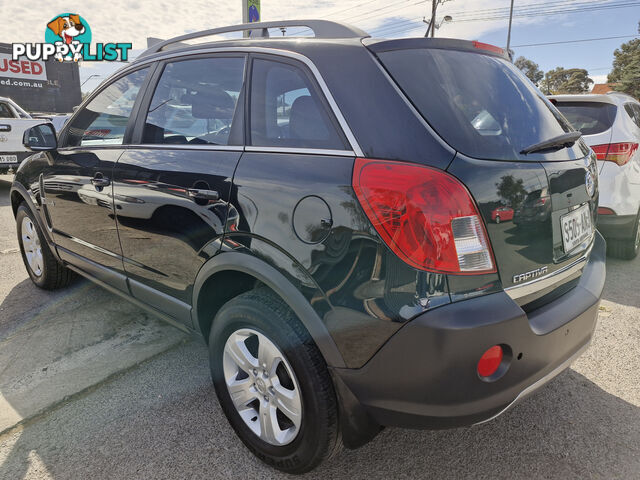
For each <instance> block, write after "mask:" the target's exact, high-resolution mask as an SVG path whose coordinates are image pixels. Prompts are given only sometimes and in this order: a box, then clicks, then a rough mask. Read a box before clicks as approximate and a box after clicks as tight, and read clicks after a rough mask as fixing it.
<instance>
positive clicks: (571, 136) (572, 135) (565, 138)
mask: <svg viewBox="0 0 640 480" xmlns="http://www.w3.org/2000/svg"><path fill="white" fill-rule="evenodd" d="M581 136H582V132H567V133H563V134H562V135H558V136H557V137H553V138H550V139H549V140H545V141H544V142H540V143H534V144H533V145H529V146H528V147H527V148H525V149H524V150H522V151H521V152H520V153H521V154H523V155H526V154H527V153H533V152H540V151H542V150H551V149H554V148H568V147H573V144H574V143H576V142H577V141H578V139H579V138H580V137H581Z"/></svg>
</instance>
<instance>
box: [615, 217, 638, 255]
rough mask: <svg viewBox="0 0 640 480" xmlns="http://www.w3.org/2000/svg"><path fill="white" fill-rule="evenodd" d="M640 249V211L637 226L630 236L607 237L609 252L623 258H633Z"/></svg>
mask: <svg viewBox="0 0 640 480" xmlns="http://www.w3.org/2000/svg"><path fill="white" fill-rule="evenodd" d="M639 251H640V211H639V212H638V215H637V216H636V226H635V228H634V230H633V234H632V235H631V237H630V238H626V239H615V238H612V239H607V253H608V254H609V255H611V256H612V257H616V258H620V259H622V260H633V259H634V258H636V257H637V256H638V252H639Z"/></svg>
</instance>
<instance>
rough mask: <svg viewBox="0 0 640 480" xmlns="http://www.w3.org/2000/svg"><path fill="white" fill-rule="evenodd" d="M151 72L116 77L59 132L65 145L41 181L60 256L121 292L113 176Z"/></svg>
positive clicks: (120, 260)
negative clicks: (129, 124) (88, 270)
mask: <svg viewBox="0 0 640 480" xmlns="http://www.w3.org/2000/svg"><path fill="white" fill-rule="evenodd" d="M148 70H149V69H148V68H143V69H141V70H136V71H134V72H133V73H129V74H128V75H125V76H123V77H120V78H118V79H117V80H115V81H114V82H112V83H111V84H109V85H108V86H107V87H106V88H104V89H102V90H101V91H100V92H99V93H98V94H97V95H96V96H95V97H94V98H93V99H92V100H91V101H90V102H89V103H88V104H87V105H85V106H84V107H83V108H82V110H81V111H79V112H77V114H76V115H74V117H73V118H72V119H71V121H70V122H69V124H68V125H67V126H66V127H65V129H64V130H63V131H62V132H61V135H60V141H61V146H60V148H59V149H58V151H57V152H54V153H53V154H52V157H51V158H52V162H51V165H50V166H49V168H47V169H46V170H45V172H44V174H43V179H42V181H41V183H42V186H43V187H44V196H45V198H46V202H45V204H46V208H47V213H48V215H49V219H50V222H51V227H52V229H53V235H54V238H55V242H56V244H57V245H58V246H59V247H61V248H59V252H60V255H61V256H62V257H63V258H64V259H65V260H68V261H70V262H72V263H74V264H76V265H77V266H79V267H81V268H86V269H90V270H91V271H90V273H92V274H93V275H94V276H96V277H98V278H99V279H101V280H104V281H107V282H108V283H110V284H112V285H114V286H116V287H118V288H120V289H122V290H126V283H125V281H124V276H123V275H122V274H123V273H124V272H123V267H122V252H121V250H120V243H119V241H118V232H117V229H116V223H115V215H114V211H113V200H112V197H113V195H112V188H113V185H112V175H113V168H114V166H115V164H116V162H117V160H118V158H119V157H120V155H122V152H123V146H122V145H123V142H124V138H125V132H126V131H127V125H128V122H129V118H130V116H131V112H132V110H133V107H134V103H135V100H136V97H137V94H138V91H139V90H140V88H141V86H142V84H143V82H144V80H145V77H146V75H147V73H148ZM76 255H79V256H80V257H81V258H80V260H81V261H82V264H81V265H78V258H77V257H76ZM103 267H106V268H103Z"/></svg>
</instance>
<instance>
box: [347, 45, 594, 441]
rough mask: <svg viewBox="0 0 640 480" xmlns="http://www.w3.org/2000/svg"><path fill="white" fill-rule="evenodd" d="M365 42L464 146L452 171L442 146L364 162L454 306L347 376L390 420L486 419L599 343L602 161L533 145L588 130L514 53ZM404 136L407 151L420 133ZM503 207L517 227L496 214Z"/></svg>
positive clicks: (381, 201) (386, 234)
mask: <svg viewBox="0 0 640 480" xmlns="http://www.w3.org/2000/svg"><path fill="white" fill-rule="evenodd" d="M364 43H365V46H366V47H367V48H368V49H369V51H370V52H371V56H372V59H373V61H375V62H377V63H378V65H379V66H380V71H381V74H382V75H384V76H385V77H387V79H388V81H389V82H392V83H393V84H394V86H395V87H396V88H397V93H398V98H397V101H399V102H407V104H408V105H410V107H411V109H412V110H413V112H414V114H415V115H417V116H419V118H420V119H421V121H422V122H423V125H424V132H423V134H424V135H432V136H435V137H437V138H438V139H439V140H440V141H442V142H444V143H445V144H446V145H447V146H448V147H449V148H451V149H452V150H454V153H453V159H452V160H450V161H447V162H446V164H445V167H444V168H442V167H441V165H442V159H440V158H433V157H431V156H429V155H425V156H424V157H423V158H422V160H421V161H420V163H416V162H415V161H414V162H405V161H402V159H397V158H395V159H394V160H384V159H376V158H359V159H357V160H356V163H355V167H354V173H353V187H354V191H355V193H356V196H357V198H358V201H359V203H360V206H361V207H362V209H363V211H364V212H365V214H366V216H367V217H368V219H369V220H370V222H371V223H372V224H373V226H374V227H375V229H376V231H377V232H378V234H379V236H380V237H381V239H382V240H383V241H384V242H385V244H386V245H387V247H389V249H390V250H391V251H393V252H394V253H395V254H396V255H397V257H399V258H400V259H401V260H402V261H404V262H405V263H406V264H408V265H410V266H412V267H413V268H414V269H415V271H416V275H420V272H425V271H426V272H437V273H441V274H444V275H446V279H447V284H448V288H449V295H450V297H451V303H449V304H447V305H443V306H440V307H438V308H434V309H431V310H428V311H426V312H424V313H422V314H419V315H417V316H416V317H415V318H413V320H411V321H410V322H408V323H407V324H406V325H405V326H404V327H402V328H401V329H400V330H399V331H398V332H397V333H396V334H395V335H394V336H393V337H392V338H391V339H390V340H388V341H387V342H386V344H385V345H383V346H382V347H381V348H380V349H379V351H378V352H377V353H376V354H375V355H374V356H373V358H371V359H370V360H369V362H368V363H366V364H365V365H364V366H363V367H362V368H359V369H344V370H338V371H337V373H338V375H339V376H340V378H341V379H342V381H343V382H344V384H345V385H346V386H347V387H348V388H349V389H350V390H351V391H352V392H353V393H354V394H355V396H356V397H357V398H358V399H359V400H360V402H361V403H362V404H363V405H364V406H365V408H366V409H367V410H368V411H369V413H370V414H371V415H372V417H373V418H374V419H375V420H376V421H377V422H378V423H380V424H382V425H398V426H406V427H425V428H440V427H451V426H457V425H465V424H472V423H480V422H483V421H486V420H488V419H491V418H493V417H494V416H495V415H498V414H499V413H501V412H502V411H504V410H505V409H506V408H508V407H509V406H510V405H512V404H513V403H514V402H515V401H517V400H519V399H521V398H523V397H524V396H526V395H527V394H529V393H531V392H532V391H533V390H535V389H536V388H538V387H539V386H541V385H543V384H544V383H546V382H547V381H548V380H550V379H551V378H553V377H554V376H555V375H557V374H558V373H560V372H561V371H562V370H564V369H565V368H567V367H568V366H569V365H570V364H571V362H572V361H573V360H574V359H575V358H576V357H577V356H578V355H579V354H580V353H581V352H582V351H584V349H585V348H586V347H587V345H588V344H589V342H590V339H591V336H592V334H593V331H594V328H595V325H596V320H597V313H598V305H599V301H600V297H601V294H602V289H603V285H604V278H605V256H604V251H605V243H604V240H603V239H602V237H601V236H600V235H599V234H598V233H597V232H596V231H595V228H594V224H595V220H596V215H597V214H596V211H597V206H598V183H597V171H596V160H595V155H593V154H592V152H591V151H590V149H589V148H588V147H587V146H586V145H585V144H584V143H583V142H582V141H577V142H565V145H558V146H554V147H552V148H543V149H541V150H536V149H535V148H534V149H533V151H531V152H529V153H523V151H524V150H526V149H527V147H531V146H535V145H536V144H539V143H540V142H543V141H546V140H549V139H551V138H556V137H563V136H565V137H566V136H567V134H570V135H569V136H572V135H574V134H572V133H571V132H573V128H572V127H571V126H570V125H569V124H568V122H567V121H566V120H565V119H564V118H563V117H562V115H560V114H559V113H558V111H557V110H556V109H555V108H554V107H553V105H552V104H551V103H550V102H549V101H548V100H547V99H546V98H544V96H543V95H542V94H541V93H540V92H539V91H538V90H537V89H536V88H535V87H534V86H533V85H532V84H531V83H530V82H529V81H528V80H527V79H526V77H524V75H522V73H521V72H520V71H519V70H518V69H517V68H516V67H514V66H513V64H512V63H511V62H510V61H509V60H508V58H507V57H506V56H505V55H504V52H502V50H501V49H499V48H496V47H493V46H490V45H485V44H481V43H478V42H466V41H459V40H446V39H435V40H434V39H403V40H388V41H376V40H365V41H364ZM404 135H405V134H404V133H403V131H402V130H401V129H398V131H397V136H398V139H397V141H398V143H399V144H401V145H404V144H405V142H411V141H412V139H411V138H404ZM563 138H564V137H563ZM529 150H531V149H529ZM499 208H508V209H511V210H513V211H514V218H513V222H507V223H505V222H500V223H497V222H495V215H494V212H495V211H496V209H499Z"/></svg>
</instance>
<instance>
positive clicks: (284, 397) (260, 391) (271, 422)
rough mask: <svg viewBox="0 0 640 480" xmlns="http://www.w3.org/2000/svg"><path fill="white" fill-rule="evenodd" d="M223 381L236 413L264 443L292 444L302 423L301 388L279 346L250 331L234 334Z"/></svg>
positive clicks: (226, 353) (227, 347) (227, 350)
mask: <svg viewBox="0 0 640 480" xmlns="http://www.w3.org/2000/svg"><path fill="white" fill-rule="evenodd" d="M223 369H224V379H225V384H226V386H227V391H228V392H229V396H230V397H231V401H232V402H233V405H234V406H235V408H236V411H237V412H238V414H239V415H240V417H241V418H242V420H243V421H244V422H245V424H246V425H247V426H248V427H249V428H250V429H251V431H252V432H253V433H254V434H255V435H257V436H258V437H260V439H261V440H263V441H265V442H267V443H269V444H271V445H276V446H282V445H287V444H289V443H291V442H292V441H293V440H294V439H295V438H296V436H297V435H298V432H299V431H300V425H301V424H302V400H301V397H300V387H299V385H298V381H297V379H296V377H295V375H294V373H293V369H292V368H291V365H289V362H288V361H287V359H286V358H285V356H284V354H283V353H282V352H281V351H280V350H279V349H278V347H277V346H276V345H275V344H274V343H273V342H272V341H271V340H269V339H268V338H267V337H266V336H265V335H263V334H262V333H260V332H257V331H255V330H252V329H249V328H243V329H241V330H237V331H236V332H234V333H232V334H231V335H230V336H229V338H228V339H227V341H226V343H225V346H224V356H223Z"/></svg>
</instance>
